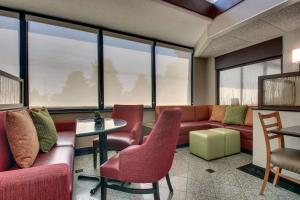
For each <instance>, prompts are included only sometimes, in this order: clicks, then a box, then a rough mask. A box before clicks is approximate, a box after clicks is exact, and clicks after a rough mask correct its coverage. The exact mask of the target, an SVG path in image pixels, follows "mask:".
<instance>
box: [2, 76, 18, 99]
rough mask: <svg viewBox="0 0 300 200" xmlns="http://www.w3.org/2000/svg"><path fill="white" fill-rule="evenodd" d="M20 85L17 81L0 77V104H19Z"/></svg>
mask: <svg viewBox="0 0 300 200" xmlns="http://www.w3.org/2000/svg"><path fill="white" fill-rule="evenodd" d="M20 93H21V84H20V82H19V81H16V80H13V79H11V78H8V77H5V76H2V75H0V104H1V105H11V104H20V103H21V97H20Z"/></svg>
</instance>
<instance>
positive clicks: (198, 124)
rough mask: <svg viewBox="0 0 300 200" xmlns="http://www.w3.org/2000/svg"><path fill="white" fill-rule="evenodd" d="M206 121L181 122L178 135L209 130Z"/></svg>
mask: <svg viewBox="0 0 300 200" xmlns="http://www.w3.org/2000/svg"><path fill="white" fill-rule="evenodd" d="M207 122H208V121H192V122H181V124H180V132H179V135H188V134H189V132H190V131H194V130H203V129H209V128H210V126H209V125H208V123H207Z"/></svg>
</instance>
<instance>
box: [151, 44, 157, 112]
mask: <svg viewBox="0 0 300 200" xmlns="http://www.w3.org/2000/svg"><path fill="white" fill-rule="evenodd" d="M155 48H156V41H154V43H153V45H152V62H151V73H152V74H151V75H152V78H151V79H152V80H151V82H152V108H155V107H156V52H155V51H156V50H155Z"/></svg>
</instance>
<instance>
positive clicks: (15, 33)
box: [0, 16, 20, 77]
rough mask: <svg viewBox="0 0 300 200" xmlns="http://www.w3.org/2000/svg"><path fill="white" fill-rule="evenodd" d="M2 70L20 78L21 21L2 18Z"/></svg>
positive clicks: (0, 63) (0, 33) (0, 66)
mask: <svg viewBox="0 0 300 200" xmlns="http://www.w3.org/2000/svg"><path fill="white" fill-rule="evenodd" d="M0 70H2V71H5V72H7V73H9V74H12V75H14V76H17V77H19V75H20V72H19V71H20V67H19V20H18V19H16V18H12V17H5V16H0Z"/></svg>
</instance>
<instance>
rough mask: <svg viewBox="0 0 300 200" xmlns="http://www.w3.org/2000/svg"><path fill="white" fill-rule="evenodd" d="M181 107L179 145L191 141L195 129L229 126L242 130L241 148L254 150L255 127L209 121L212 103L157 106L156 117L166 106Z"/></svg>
mask: <svg viewBox="0 0 300 200" xmlns="http://www.w3.org/2000/svg"><path fill="white" fill-rule="evenodd" d="M174 107H179V108H181V110H182V119H181V125H180V133H179V139H178V143H177V144H178V145H184V144H188V143H189V132H190V131H193V130H204V129H210V128H229V129H234V130H237V131H240V134H241V148H242V149H243V150H246V151H250V152H252V144H253V142H252V141H253V127H252V126H240V125H230V124H224V123H221V122H215V121H209V119H210V116H211V113H212V109H213V106H212V105H195V106H156V110H155V118H156V119H157V118H158V116H159V114H160V113H161V112H162V111H163V110H164V109H166V108H174Z"/></svg>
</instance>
